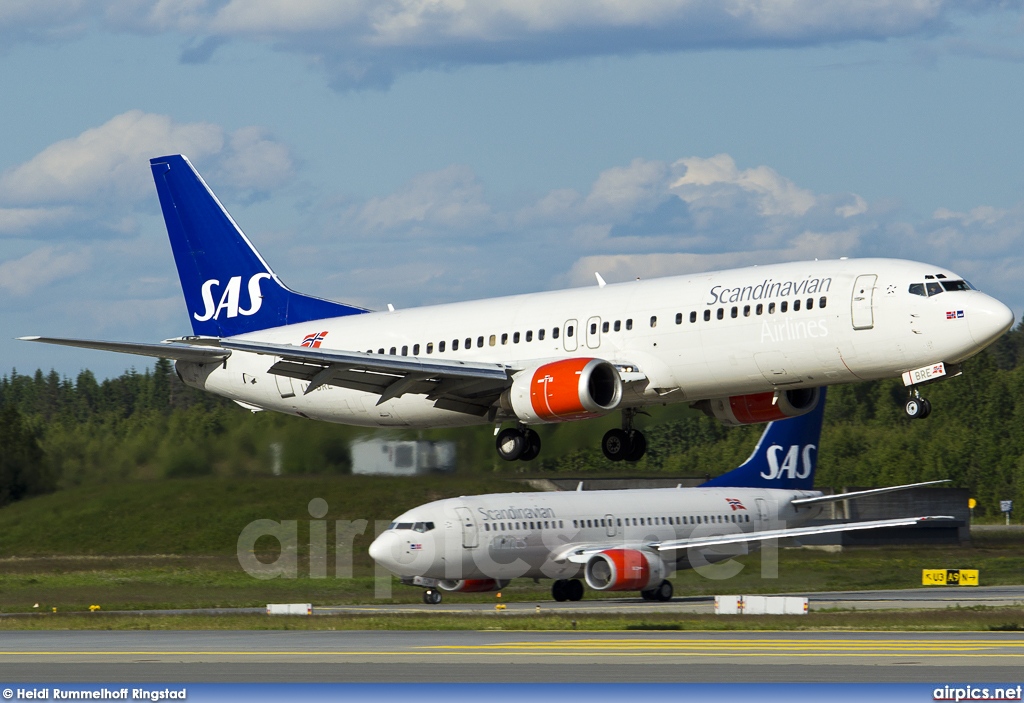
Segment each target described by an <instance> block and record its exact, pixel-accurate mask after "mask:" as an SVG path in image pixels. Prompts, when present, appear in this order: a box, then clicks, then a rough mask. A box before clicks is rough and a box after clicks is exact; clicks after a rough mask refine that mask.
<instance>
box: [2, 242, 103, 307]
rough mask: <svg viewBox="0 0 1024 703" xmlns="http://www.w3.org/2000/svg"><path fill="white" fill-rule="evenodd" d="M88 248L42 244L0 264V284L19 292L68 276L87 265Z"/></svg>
mask: <svg viewBox="0 0 1024 703" xmlns="http://www.w3.org/2000/svg"><path fill="white" fill-rule="evenodd" d="M90 259H91V257H90V255H89V252H88V250H77V251H71V250H68V249H66V248H63V247H56V246H44V247H41V248H39V249H36V250H35V251H33V252H31V253H29V254H26V255H25V256H23V257H21V258H20V259H12V260H10V261H5V262H3V263H2V264H0V288H3V289H5V290H7V291H8V292H9V293H12V294H14V295H18V296H24V295H28V294H29V293H31V292H33V291H35V290H37V289H39V288H42V287H43V286H46V285H48V284H50V283H53V282H54V281H57V280H61V279H64V278H70V277H71V276H74V275H75V274H78V273H80V272H82V271H84V270H86V269H87V268H88V267H89V261H90Z"/></svg>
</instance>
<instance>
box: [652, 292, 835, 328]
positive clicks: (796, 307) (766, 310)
mask: <svg viewBox="0 0 1024 703" xmlns="http://www.w3.org/2000/svg"><path fill="white" fill-rule="evenodd" d="M827 305H828V296H824V295H823V296H821V297H820V298H818V300H817V306H818V308H819V309H822V310H824V309H825V307H826V306H827ZM814 306H815V300H814V298H807V299H806V300H801V299H800V298H797V299H796V300H794V301H793V306H792V310H793V312H800V310H801V308H802V309H804V310H813V309H814ZM726 311H728V315H729V317H730V318H732V319H735V318H738V317H739V316H740V315H741V314H742V315H743V317H750V315H751V313H753V314H754V315H757V316H760V315H765V314H767V315H774V314H775V312H776V307H775V303H774V302H772V303H768V305H765V304H764V303H758V304H757V305H754V306H750V305H744V306H743V307H742V308H740V307H739V306H738V305H733V306H732V307H731V308H718V309H717V310H715V313H714V316H715V319H718V320H724V319H725V316H726ZM789 311H790V303H789V301H788V300H783V301H782V302H781V303H779V306H778V312H779V314H782V313H787V312H789ZM711 315H712V313H711V308H707V309H705V310H704V316H703V317H704V322H710V321H711ZM696 321H697V311H696V310H691V311H690V322H691V323H694V322H696ZM656 324H657V321H656V319H655V318H653V317H652V318H651V327H654V326H655V325H656ZM676 324H677V325H681V324H683V313H681V312H677V313H676Z"/></svg>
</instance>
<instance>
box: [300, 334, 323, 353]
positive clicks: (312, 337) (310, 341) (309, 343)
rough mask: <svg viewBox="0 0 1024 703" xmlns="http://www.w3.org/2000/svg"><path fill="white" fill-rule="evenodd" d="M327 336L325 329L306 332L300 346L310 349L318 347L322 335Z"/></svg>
mask: <svg viewBox="0 0 1024 703" xmlns="http://www.w3.org/2000/svg"><path fill="white" fill-rule="evenodd" d="M326 336H327V331H326V330H325V331H323V332H314V333H313V334H307V335H306V336H305V338H304V339H303V340H302V346H304V347H309V348H310V349H319V348H320V342H322V341H324V337H326Z"/></svg>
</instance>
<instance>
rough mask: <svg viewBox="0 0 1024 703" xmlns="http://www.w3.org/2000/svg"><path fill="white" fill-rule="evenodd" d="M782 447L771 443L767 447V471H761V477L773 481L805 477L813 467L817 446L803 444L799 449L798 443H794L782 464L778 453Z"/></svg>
mask: <svg viewBox="0 0 1024 703" xmlns="http://www.w3.org/2000/svg"><path fill="white" fill-rule="evenodd" d="M781 451H782V447H781V446H779V445H778V444H773V445H772V446H770V447H768V451H767V459H768V473H764V472H762V473H761V478H765V479H768V480H769V481H774V480H775V479H782V478H807V477H808V476H810V475H811V470H812V469H813V468H814V455H813V454H812V452H816V451H818V447H817V446H815V445H813V444H805V445H804V447H803V450H802V451H801V449H800V445H797V444H794V445H793V446H791V447H790V448H789V451H787V452H786V454H785V456H784V457H783V460H782V464H781V465H780V464H779V453H780V452H781Z"/></svg>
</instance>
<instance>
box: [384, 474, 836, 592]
mask: <svg viewBox="0 0 1024 703" xmlns="http://www.w3.org/2000/svg"><path fill="white" fill-rule="evenodd" d="M820 495H821V493H820V492H818V491H811V490H805V491H790V490H780V489H766V488H652V489H628V490H614V491H566V492H548V493H495V494H490V495H479V496H463V497H461V498H449V499H446V500H439V501H435V502H433V503H427V504H425V505H421V506H419V507H416V508H413V509H412V510H409V511H407V512H405V513H403V514H402V515H401V516H399V517H397V518H395V520H394V522H393V523H392V524H391V526H390V527H389V528H388V529H387V530H385V531H384V532H382V533H381V534H380V535H379V536H378V537H377V539H376V540H374V542H373V544H372V545H371V546H370V556H371V557H373V559H374V560H375V561H376V562H378V563H379V564H381V565H382V566H384V567H386V568H387V569H388V570H389V571H391V572H392V573H394V574H396V575H398V576H400V577H406V578H408V577H414V576H419V577H425V578H432V579H447V580H459V579H495V580H506V579H512V578H520V577H528V578H552V579H566V578H575V577H577V576H579V575H580V573H581V571H582V569H583V565H582V564H580V563H574V562H571V561H568V560H566V559H560V558H559V555H561V554H563V553H565V552H566V551H568V550H569V549H570V548H573V547H600V548H615V547H621V548H627V549H639V548H641V547H642V546H643V545H645V544H650V543H652V542H662V541H667V540H674V539H687V538H693V537H706V536H711V535H720V534H732V533H738V532H755V531H760V530H771V529H782V528H792V527H798V526H800V525H802V524H804V523H806V522H807V521H808V520H811V519H813V518H814V517H817V515H818V514H819V513H820V512H821V508H820V506H817V505H815V506H811V507H805V508H802V509H796V508H793V507H792V506H791V505H790V501H791V500H793V499H794V498H809V497H812V496H820ZM427 526H431V527H430V528H429V529H428V527H427ZM746 549H747V547H746V546H744V545H740V546H738V547H734V548H731V549H730V548H726V549H725V551H724V552H720V553H718V554H714V553H707V552H702V553H701V554H697V553H696V552H697V550H685V549H682V550H677V551H670V552H663V553H662V554H663V556H664V558H665V559H666V561H667V562H668V563H670V564H672V565H673V566H675V567H676V568H691V567H695V566H700V565H702V564H703V563H712V562H714V561H717V560H719V559H726V558H730V557H731V556H734V555H735V554H737V553H745V552H746Z"/></svg>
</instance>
